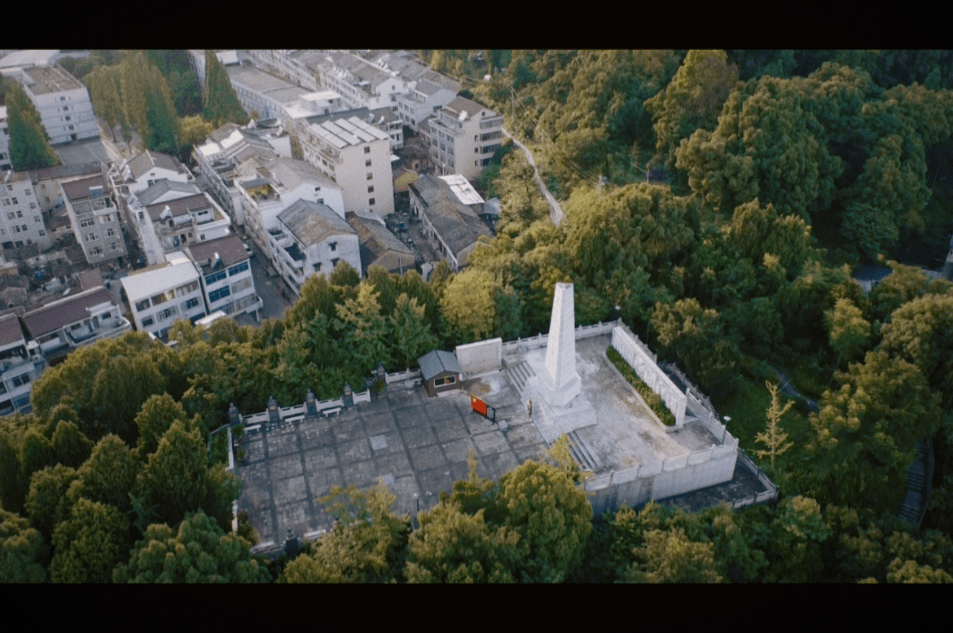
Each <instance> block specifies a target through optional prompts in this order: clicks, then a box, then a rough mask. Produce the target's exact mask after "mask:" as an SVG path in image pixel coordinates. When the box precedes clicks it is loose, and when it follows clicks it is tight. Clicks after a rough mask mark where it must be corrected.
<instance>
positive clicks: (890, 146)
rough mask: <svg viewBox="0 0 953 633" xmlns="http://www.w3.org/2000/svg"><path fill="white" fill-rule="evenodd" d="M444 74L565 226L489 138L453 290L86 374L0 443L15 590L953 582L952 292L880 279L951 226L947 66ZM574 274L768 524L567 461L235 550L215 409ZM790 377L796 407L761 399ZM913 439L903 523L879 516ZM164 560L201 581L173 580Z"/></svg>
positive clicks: (844, 62)
mask: <svg viewBox="0 0 953 633" xmlns="http://www.w3.org/2000/svg"><path fill="white" fill-rule="evenodd" d="M436 53H437V52H434V55H435V56H436ZM439 53H440V55H439V57H441V59H439V60H438V61H439V63H440V64H443V65H445V68H446V69H447V70H448V71H449V72H455V73H458V74H459V75H460V76H461V78H466V76H467V75H468V74H469V73H473V74H477V75H479V76H482V74H483V73H486V72H489V74H490V75H491V78H490V80H489V81H486V82H483V81H479V82H473V83H472V84H471V85H472V91H473V93H474V95H475V98H477V99H478V100H482V101H483V102H484V103H485V104H486V105H487V106H489V107H491V108H495V109H498V110H500V111H502V112H504V113H505V116H506V128H507V130H508V131H510V132H511V133H513V134H514V135H515V136H516V137H517V138H519V139H520V140H521V141H523V142H525V143H526V144H527V146H528V147H529V148H530V149H532V151H533V152H534V156H535V158H536V161H537V163H538V164H539V165H540V166H541V170H542V173H543V176H544V178H545V179H546V180H547V182H548V184H549V185H550V186H551V188H552V190H553V192H554V193H556V195H557V196H558V197H559V198H560V200H561V201H562V205H563V209H564V211H565V218H564V220H563V221H562V222H561V223H560V224H559V226H554V225H553V224H552V222H551V220H550V218H549V213H548V209H547V206H546V203H545V201H544V200H543V199H542V198H541V196H540V195H539V194H538V192H537V191H536V188H535V186H534V184H533V182H532V179H531V175H532V168H531V167H530V166H529V165H528V164H527V162H526V160H525V158H524V156H523V154H522V153H521V152H519V151H512V147H511V146H509V145H505V146H504V147H503V148H502V149H501V150H500V151H499V152H498V154H497V157H496V159H495V160H496V164H494V165H493V166H492V167H491V168H489V169H488V170H487V173H486V175H485V178H484V180H483V182H482V183H481V186H482V188H483V189H484V191H485V192H487V193H493V194H495V195H498V196H499V197H500V199H501V201H502V214H501V218H500V222H499V224H498V226H497V235H496V237H495V238H494V239H492V240H488V241H487V242H486V243H485V244H483V245H481V246H480V247H478V248H477V249H476V250H475V251H474V252H473V254H472V255H471V256H470V258H469V264H468V267H467V269H466V270H464V271H462V272H460V273H457V274H453V273H452V272H451V271H450V270H449V269H448V268H447V267H446V266H438V267H437V269H436V270H435V271H434V273H433V275H432V277H431V279H430V280H429V281H428V282H424V281H423V280H422V279H421V278H420V276H419V275H417V274H416V273H414V272H411V273H407V274H405V275H404V276H403V277H398V276H396V275H391V274H388V273H386V272H384V271H383V270H380V269H373V270H372V271H371V272H370V274H369V275H368V277H367V278H366V279H359V277H358V275H357V274H356V273H355V272H354V271H353V270H349V269H347V268H346V267H345V266H339V267H337V268H336V269H335V271H334V272H333V273H332V275H331V276H330V278H329V279H327V280H326V279H324V278H323V277H314V278H311V279H309V281H308V282H307V283H306V284H305V287H304V288H303V290H302V296H301V299H300V300H299V301H298V303H297V304H296V305H295V306H294V307H293V308H292V309H289V310H288V311H287V313H286V314H285V316H284V318H283V319H279V320H269V321H266V322H264V323H263V324H261V326H260V327H258V328H256V329H251V328H239V327H237V326H236V325H235V324H234V322H232V321H230V320H226V321H219V322H216V323H215V324H214V325H213V326H212V327H211V329H210V330H209V331H199V330H195V329H193V328H192V327H191V326H189V325H187V324H179V325H178V326H176V327H175V328H174V330H173V332H172V334H171V338H173V339H175V340H176V341H178V344H177V346H176V347H175V348H174V349H169V348H166V347H164V346H161V345H158V344H155V343H151V342H149V341H148V340H147V339H146V338H144V337H142V336H140V335H137V334H129V335H126V336H125V337H124V338H122V339H119V340H116V341H105V342H102V343H99V344H98V345H97V346H95V347H91V348H88V349H84V350H81V351H79V352H76V353H74V354H73V355H71V356H70V357H69V359H68V360H67V361H66V362H64V363H63V364H62V365H60V366H58V367H56V368H54V369H52V370H50V371H48V372H47V373H45V374H44V375H43V376H42V377H41V378H40V379H39V380H38V381H37V383H36V384H35V386H34V391H33V402H34V409H35V413H34V414H33V415H31V416H17V417H14V418H8V419H5V420H3V421H0V504H2V508H3V515H2V521H0V525H2V528H0V544H2V551H0V554H2V556H4V557H5V558H4V559H3V560H4V561H10V562H9V563H8V562H4V564H2V565H0V569H2V570H4V573H9V574H11V575H10V576H8V577H5V579H6V578H10V579H20V580H43V579H46V580H52V581H54V582H56V581H71V580H72V581H92V580H114V581H126V580H135V579H138V580H145V581H150V580H157V579H159V578H160V577H163V576H162V574H167V576H164V577H165V578H174V579H189V580H203V579H205V580H210V579H211V580H215V579H224V580H234V581H252V580H265V581H267V580H269V579H271V580H278V579H280V580H282V581H288V582H309V581H329V582H330V581H352V582H376V581H383V582H387V581H410V582H446V581H467V580H469V581H477V582H485V581H530V582H543V581H563V580H576V581H594V582H604V581H635V582H679V581H681V582H709V581H713V582H719V581H733V582H745V581H746V582H778V581H798V582H818V581H837V582H856V581H870V580H875V581H880V582H884V581H887V582H906V581H945V582H950V581H953V576H951V573H953V540H951V537H953V531H951V527H950V526H951V525H953V415H951V414H950V413H949V411H950V410H951V408H950V405H951V404H953V366H951V362H953V361H950V360H949V359H951V358H953V285H951V284H950V283H948V282H946V281H943V280H931V279H929V278H928V277H927V276H926V275H925V274H924V273H923V271H921V270H920V269H919V268H917V267H915V266H912V265H904V264H901V263H897V262H899V261H905V262H908V263H924V264H927V265H935V262H933V261H932V258H933V257H934V254H936V253H939V254H940V256H945V253H946V249H947V244H948V241H949V238H950V235H951V233H953V212H951V210H950V207H949V205H948V202H949V185H948V184H947V183H948V182H950V181H949V180H948V175H949V174H953V172H951V171H950V168H951V165H950V156H951V153H950V149H951V146H950V132H951V125H953V92H951V91H950V89H951V88H953V74H951V71H953V54H951V53H950V52H948V51H944V52H929V51H919V52H903V51H900V52H897V51H882V52H874V51H829V52H825V51H805V52H801V51H757V52H754V53H752V52H747V51H691V52H688V51H617V50H613V51H515V50H514V51H486V52H484V53H483V55H482V57H483V59H484V64H485V65H486V68H483V67H480V68H479V71H478V72H476V71H475V70H474V67H472V62H471V60H472V59H475V56H472V55H469V53H467V52H466V51H462V52H461V51H441V52H439ZM464 60H467V61H466V63H465V62H464ZM432 61H433V60H432ZM457 61H460V63H459V64H458V63H457ZM468 64H470V65H471V67H468ZM504 64H505V66H506V68H505V71H503V70H502V68H501V67H502V66H503V65H504ZM924 254H925V255H924ZM868 262H884V263H888V264H889V265H890V266H891V267H892V268H893V269H894V272H893V274H892V275H890V276H889V277H887V278H886V279H884V280H883V281H882V282H881V283H880V284H879V285H877V286H876V287H875V288H874V290H873V291H872V292H871V293H870V294H868V295H865V294H864V293H863V292H862V291H861V290H860V287H859V286H858V285H857V284H856V283H855V282H854V281H852V279H851V274H852V270H853V268H854V267H856V266H857V265H859V264H862V263H868ZM563 281H571V282H573V283H574V284H575V297H576V306H575V309H576V319H577V323H578V324H588V323H594V322H597V321H600V320H607V319H612V318H615V317H616V315H617V314H619V315H621V318H622V319H623V321H624V322H625V323H627V324H628V325H629V326H630V327H631V328H632V330H633V331H635V332H636V333H637V334H638V335H639V336H640V337H641V338H642V339H643V340H645V341H647V342H648V344H649V346H650V347H651V348H652V349H653V350H656V351H658V353H659V355H660V358H663V359H670V360H673V361H675V362H676V363H677V364H678V365H679V366H680V367H681V368H683V369H684V370H685V371H686V373H687V374H688V375H689V377H690V378H691V379H692V380H694V381H695V382H697V383H698V384H699V386H700V387H701V388H702V389H703V390H704V391H705V392H706V393H707V394H708V395H709V396H710V397H711V399H712V401H713V402H714V404H715V406H716V407H717V408H718V411H719V412H720V413H721V414H722V415H727V416H729V417H730V418H731V421H730V422H729V423H728V428H729V430H730V431H731V433H732V434H733V435H735V436H736V437H738V438H739V440H740V443H741V446H742V447H743V448H744V449H745V450H746V451H747V452H748V453H749V454H758V455H760V456H761V457H760V463H761V466H762V467H763V468H764V469H765V471H766V472H768V473H769V475H770V476H771V477H772V479H773V480H774V481H776V482H777V483H778V485H779V486H780V489H781V498H780V501H779V503H777V504H776V506H773V507H756V508H749V509H745V510H742V511H739V512H736V513H732V512H731V511H729V510H727V509H725V508H713V509H710V510H706V511H704V512H700V513H696V514H693V515H686V514H684V513H682V512H680V511H675V510H671V509H668V508H664V507H661V506H658V505H657V504H649V505H648V506H646V507H645V508H643V509H641V510H638V511H635V510H631V509H625V508H624V509H620V510H619V511H618V512H616V513H613V514H610V515H607V516H605V517H595V521H593V517H592V516H591V509H589V510H588V514H587V508H588V504H587V503H581V502H580V500H579V498H578V496H577V495H575V494H574V493H573V492H572V491H573V490H575V489H574V488H572V486H568V484H567V482H570V483H572V482H576V481H578V479H579V477H581V476H582V474H581V473H579V472H578V471H577V470H575V469H574V468H573V466H572V464H571V462H570V461H568V460H567V459H566V457H567V455H565V454H562V453H560V452H559V450H558V449H557V451H556V452H555V454H554V456H553V459H552V460H551V462H550V463H548V464H535V463H534V464H533V465H531V466H526V467H525V468H524V467H520V468H518V469H516V470H514V471H512V473H511V474H510V475H508V476H507V478H506V479H505V480H504V481H501V482H499V483H497V484H494V483H492V482H487V481H485V480H481V479H480V478H479V477H477V476H476V474H475V473H473V474H472V475H471V478H470V480H469V481H467V482H459V483H458V485H457V486H456V487H455V489H454V492H453V494H452V495H448V496H446V498H444V499H442V500H441V503H440V504H439V505H438V506H437V507H436V508H435V509H434V510H433V511H431V512H430V513H427V514H426V515H422V516H421V518H420V524H421V529H420V530H419V531H417V532H413V533H411V532H410V528H409V524H408V523H407V520H406V517H396V516H393V515H392V514H390V511H389V507H390V505H391V502H392V501H391V499H390V497H389V496H388V494H387V492H386V490H383V489H378V490H375V491H371V492H369V493H358V492H357V491H354V490H351V491H336V492H338V493H340V494H339V495H336V496H334V497H333V498H328V499H327V500H326V501H327V503H328V504H330V505H331V507H333V508H335V509H336V511H338V512H339V514H340V516H341V518H342V520H341V521H340V522H339V523H338V526H337V527H336V528H335V530H334V531H333V532H332V534H330V535H329V536H328V537H326V538H325V539H322V540H321V541H320V542H319V543H318V544H316V545H314V546H313V547H309V548H307V550H306V551H305V552H304V553H303V554H302V555H301V556H299V557H298V559H296V560H295V561H294V562H291V563H288V564H287V566H286V567H285V566H284V565H285V561H279V562H278V563H273V564H271V566H270V571H267V570H266V569H265V568H266V567H268V565H267V564H266V563H265V562H264V561H259V560H256V559H254V558H252V557H251V556H250V555H249V553H248V548H249V546H250V543H249V541H248V540H247V539H248V538H251V539H252V540H253V538H254V535H253V534H251V533H249V530H248V529H247V528H242V529H240V533H242V534H243V536H241V537H239V536H238V535H231V536H228V537H225V536H223V532H222V531H223V530H224V531H226V532H227V531H228V530H230V525H229V523H228V520H229V517H228V513H229V510H228V508H230V502H231V499H233V498H235V496H236V495H237V490H238V488H237V487H238V486H239V485H240V484H239V482H237V481H235V480H234V479H233V478H232V477H231V476H230V475H227V474H226V473H225V472H224V469H223V467H222V466H221V464H220V463H219V462H220V459H221V453H220V452H218V451H217V450H216V449H215V444H214V443H213V451H212V455H211V456H209V455H208V454H207V452H206V451H205V442H206V441H207V440H208V437H209V435H208V434H209V432H210V431H211V430H214V429H215V428H217V427H218V426H220V425H221V424H223V423H224V422H225V412H226V410H227V407H228V404H229V403H230V402H234V403H236V405H238V406H239V408H240V409H241V410H242V411H243V412H253V411H260V410H263V409H264V407H265V401H266V399H267V397H268V396H269V394H274V395H275V397H276V398H277V399H278V401H279V402H281V403H282V404H285V403H292V402H301V401H303V399H304V395H305V393H306V391H307V389H308V388H309V387H310V388H313V389H314V391H315V393H316V395H318V397H319V398H327V397H336V396H338V395H339V394H340V390H341V387H342V385H343V383H344V381H345V380H347V381H349V382H350V384H351V385H362V384H363V380H364V377H366V376H369V375H370V373H371V371H372V370H373V368H374V367H376V366H377V363H378V362H379V361H382V362H383V363H384V365H385V366H386V367H387V368H388V369H389V370H398V369H403V368H404V367H407V366H411V367H412V366H413V363H414V359H415V358H416V357H417V356H418V355H419V354H421V353H423V352H424V351H427V350H429V349H430V348H432V347H433V346H434V345H439V346H441V347H443V348H444V349H452V348H453V346H454V345H456V344H458V343H462V342H469V341H473V340H478V339H480V338H485V337H495V336H500V337H502V338H504V340H509V339H513V338H516V337H517V336H527V335H534V334H536V333H537V332H545V330H546V328H547V327H548V324H549V315H550V309H551V305H552V297H553V289H554V285H555V284H556V283H557V282H563ZM781 374H784V375H786V376H788V377H790V378H791V380H792V384H793V386H794V387H795V388H796V390H797V391H798V392H799V393H800V394H801V397H800V398H796V399H793V400H791V399H789V398H787V397H786V396H783V395H780V394H776V395H774V396H773V395H772V394H773V393H776V392H775V390H774V389H773V388H772V387H773V386H774V385H777V384H778V383H779V382H780V376H781ZM766 383H768V384H767V385H766ZM808 399H810V400H812V401H817V406H816V407H812V406H811V403H810V402H809V401H808ZM788 401H791V402H793V403H794V407H793V408H791V409H790V410H787V411H786V412H783V411H784V407H783V405H784V404H785V403H786V402H788ZM769 409H770V411H771V412H773V413H770V414H769ZM782 412H783V413H782ZM769 422H771V423H772V424H770V425H769ZM927 439H932V445H933V448H934V451H935V457H936V473H935V477H934V480H933V491H932V494H931V498H932V503H931V506H930V508H929V511H928V513H927V516H926V519H925V521H924V525H923V526H922V528H921V529H917V528H914V527H913V526H911V525H909V524H908V523H906V522H905V521H903V520H901V519H898V518H896V515H897V510H898V507H899V504H900V500H901V497H902V494H903V489H904V483H905V478H906V473H907V470H908V468H909V466H910V464H911V463H912V462H913V461H914V459H915V456H916V451H917V446H918V443H919V442H921V441H923V440H927ZM759 451H760V453H759ZM186 472H187V473H190V475H189V476H188V477H187V478H183V477H181V476H177V475H175V473H186ZM183 479H187V480H183ZM341 495H343V496H341ZM342 499H344V500H345V501H346V503H343V502H342V501H341V500H342ZM527 500H535V501H533V503H530V502H529V501H527ZM534 504H535V505H534ZM223 539H225V540H224V541H223ZM228 539H232V540H228ZM177 542H178V543H191V542H195V543H197V545H195V546H191V548H190V549H187V551H188V552H190V553H191V554H190V556H191V555H194V558H195V561H193V560H191V559H190V558H189V557H188V556H186V555H185V554H181V560H180V561H179V562H177V563H176V565H178V566H177V567H174V568H169V565H171V563H169V564H168V565H166V566H165V567H163V564H162V562H161V561H162V556H159V553H161V552H166V551H173V550H176V543H177ZM89 543H96V544H97V547H96V548H93V547H91V546H90V545H89ZM216 548H217V549H216ZM176 551H178V550H176ZM182 551H186V550H182ZM201 552H204V554H201V555H200V553H201ZM213 563H214V564H213ZM6 570H11V571H10V572H7V571H6ZM176 570H178V572H177V571H176ZM176 573H181V575H180V576H176V575H175V574H176ZM189 574H191V575H189Z"/></svg>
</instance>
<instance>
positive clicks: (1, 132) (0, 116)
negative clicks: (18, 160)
mask: <svg viewBox="0 0 953 633" xmlns="http://www.w3.org/2000/svg"><path fill="white" fill-rule="evenodd" d="M9 169H13V161H12V160H11V158H10V124H9V123H8V122H7V107H6V106H0V172H2V171H6V170H9Z"/></svg>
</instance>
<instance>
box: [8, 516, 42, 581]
mask: <svg viewBox="0 0 953 633" xmlns="http://www.w3.org/2000/svg"><path fill="white" fill-rule="evenodd" d="M47 549H48V548H46V546H45V544H44V540H43V536H42V535H41V534H40V533H39V532H38V531H37V530H35V529H34V528H32V527H30V526H29V524H28V523H27V521H26V519H24V518H23V517H21V516H20V515H18V514H14V513H12V512H7V511H6V510H4V509H3V508H0V583H4V584H5V583H26V582H30V583H33V582H43V581H44V580H45V579H46V569H45V568H44V566H43V562H44V558H45V557H46V556H47V551H46V550H47Z"/></svg>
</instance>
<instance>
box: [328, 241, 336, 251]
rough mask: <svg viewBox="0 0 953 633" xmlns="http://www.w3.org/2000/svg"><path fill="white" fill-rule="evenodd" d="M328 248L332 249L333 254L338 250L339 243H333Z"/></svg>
mask: <svg viewBox="0 0 953 633" xmlns="http://www.w3.org/2000/svg"><path fill="white" fill-rule="evenodd" d="M328 246H330V247H331V252H332V253H333V252H334V251H336V250H337V249H338V243H337V242H331V243H330V244H328Z"/></svg>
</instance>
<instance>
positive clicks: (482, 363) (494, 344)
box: [456, 338, 503, 374]
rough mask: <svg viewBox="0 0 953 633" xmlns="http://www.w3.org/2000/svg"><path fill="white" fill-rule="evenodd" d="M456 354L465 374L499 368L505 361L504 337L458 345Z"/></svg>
mask: <svg viewBox="0 0 953 633" xmlns="http://www.w3.org/2000/svg"><path fill="white" fill-rule="evenodd" d="M456 355H457V362H458V363H460V368H461V369H462V370H463V373H465V374H480V373H483V372H486V371H494V370H497V369H499V368H500V366H501V365H502V362H503V339H501V338H492V339H489V340H486V341H479V342H478V343H468V344H467V345H457V349H456Z"/></svg>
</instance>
